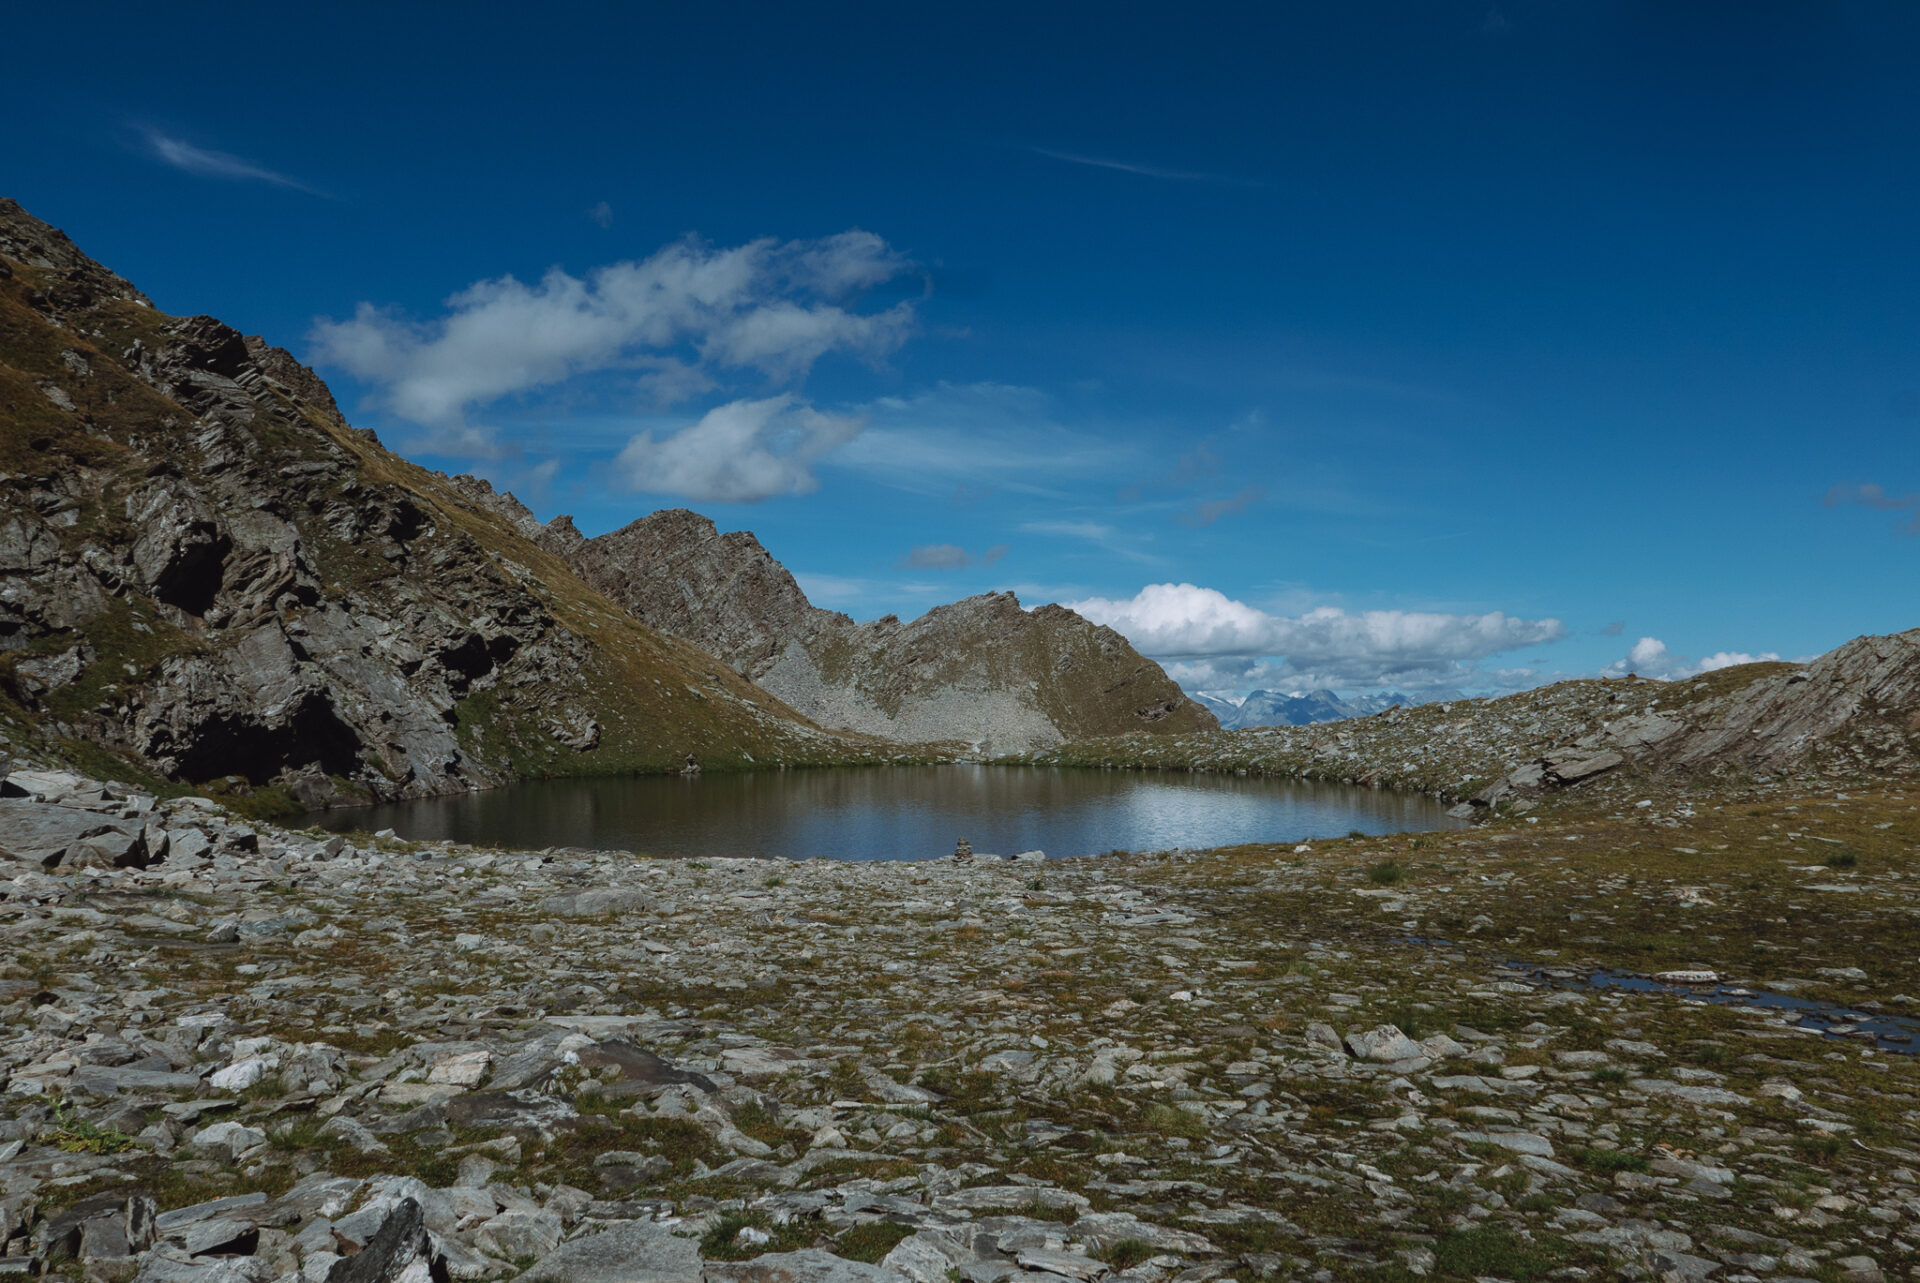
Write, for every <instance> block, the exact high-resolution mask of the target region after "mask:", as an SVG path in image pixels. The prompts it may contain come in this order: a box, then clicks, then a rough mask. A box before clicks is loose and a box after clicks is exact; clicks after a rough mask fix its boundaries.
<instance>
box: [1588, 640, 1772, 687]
mask: <svg viewBox="0 0 1920 1283" xmlns="http://www.w3.org/2000/svg"><path fill="white" fill-rule="evenodd" d="M1779 658H1780V656H1779V655H1778V654H1777V653H1775V652H1774V651H1770V650H1767V651H1762V652H1760V653H1759V654H1758V655H1750V654H1748V653H1747V652H1746V651H1743V650H1722V651H1715V652H1714V653H1713V654H1711V655H1706V656H1703V657H1701V658H1699V659H1689V658H1687V657H1686V656H1685V655H1676V654H1674V653H1673V652H1672V651H1670V650H1668V649H1667V644H1666V643H1665V642H1663V641H1661V640H1660V639H1659V638H1658V637H1642V638H1641V639H1640V640H1639V641H1637V642H1635V643H1634V644H1633V645H1632V646H1629V647H1628V648H1627V653H1626V657H1625V658H1623V659H1618V660H1615V661H1614V662H1613V663H1611V664H1609V665H1607V667H1606V668H1604V669H1602V670H1601V673H1602V675H1603V676H1606V677H1624V676H1625V675H1626V674H1628V673H1633V674H1635V675H1637V676H1640V677H1654V678H1659V679H1660V680H1662V681H1678V680H1680V679H1681V678H1686V677H1698V676H1699V675H1700V674H1702V673H1712V672H1718V671H1719V670H1720V669H1722V668H1732V667H1734V666H1736V665H1738V664H1764V663H1773V662H1777V661H1778V660H1779Z"/></svg>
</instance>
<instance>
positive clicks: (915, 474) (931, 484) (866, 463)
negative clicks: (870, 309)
mask: <svg viewBox="0 0 1920 1283" xmlns="http://www.w3.org/2000/svg"><path fill="white" fill-rule="evenodd" d="M1055 409H1056V407H1055V405H1054V403H1053V399H1052V398H1051V397H1049V396H1048V395H1047V394H1045V393H1043V392H1041V391H1039V390H1037V389H1035V388H1030V387H1021V386H1018V385H1014V384H1005V383H964V384H958V383H946V382H942V383H938V384H935V385H934V386H933V387H931V388H927V389H925V390H924V391H921V392H918V393H916V394H914V395H912V396H904V397H898V396H893V397H881V398H879V399H878V400H876V401H873V402H870V403H868V404H867V405H865V406H862V407H861V410H862V413H863V414H864V415H865V416H866V418H867V420H868V422H869V424H870V425H871V426H869V428H868V429H867V431H866V432H864V433H862V434H861V435H860V439H859V440H858V441H855V442H853V443H852V444H851V445H849V446H848V447H847V449H845V450H843V451H840V452H839V453H838V454H836V455H835V456H834V458H833V465H834V466H835V467H842V468H847V469H851V470H853V471H857V472H859V473H861V474H863V475H864V476H866V477H868V478H870V479H872V480H874V481H878V482H880V483H881V484H883V485H887V486H890V487H892V488H894V489H898V490H904V491H907V492H909V493H917V494H925V495H929V496H932V495H942V496H948V497H951V498H952V499H954V500H955V501H956V502H964V501H966V500H967V498H968V497H969V496H972V498H974V499H978V498H982V497H984V496H985V495H986V494H989V493H991V492H993V491H995V490H1007V491H1013V492H1016V493H1020V494H1029V495H1036V496H1043V497H1048V498H1061V497H1063V495H1064V489H1063V487H1062V486H1061V484H1060V483H1061V479H1063V478H1075V479H1084V478H1089V477H1101V476H1111V475H1113V474H1115V473H1116V472H1123V471H1125V470H1128V469H1131V468H1135V467H1137V466H1139V451H1138V448H1137V447H1135V446H1133V445H1130V444H1129V443H1127V442H1126V441H1125V440H1123V439H1117V438H1115V437H1114V436H1113V435H1111V434H1101V433H1096V432H1092V431H1087V430H1083V429H1080V428H1070V427H1067V426H1066V425H1064V424H1062V423H1061V422H1060V421H1059V419H1058V417H1057V416H1056V413H1055Z"/></svg>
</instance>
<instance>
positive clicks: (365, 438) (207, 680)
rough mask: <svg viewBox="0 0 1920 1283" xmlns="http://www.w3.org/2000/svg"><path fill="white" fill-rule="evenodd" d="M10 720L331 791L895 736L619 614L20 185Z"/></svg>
mask: <svg viewBox="0 0 1920 1283" xmlns="http://www.w3.org/2000/svg"><path fill="white" fill-rule="evenodd" d="M0 718H4V719H5V727H4V730H5V734H6V735H7V737H8V738H11V739H14V740H28V741H31V740H35V739H38V740H42V741H44V742H47V743H51V744H54V745H56V746H59V747H61V749H62V751H63V752H64V753H65V755H67V756H69V757H70V758H73V759H74V760H77V761H79V762H81V764H83V765H88V766H90V767H92V768H93V769H95V770H96V771H108V772H110V773H112V772H125V771H132V772H135V773H146V774H149V775H154V776H161V777H165V778H169V779H172V780H176V781H184V782H192V783H203V782H207V781H227V780H229V777H231V781H232V783H234V784H236V785H244V786H246V787H249V788H258V787H260V786H263V785H268V784H272V783H278V784H279V785H280V786H281V787H282V788H284V789H286V790H287V791H288V792H290V793H291V794H292V795H293V796H295V797H297V798H299V799H300V800H302V801H305V802H312V803H320V802H325V801H327V800H330V799H332V798H334V797H336V796H344V797H355V796H370V797H383V798H384V797H401V796H417V795H423V794H432V793H441V792H449V791H456V790H461V789H466V788H470V787H475V786H482V785H489V784H496V783H500V782H503V781H506V780H509V779H514V778H519V777H524V776H529V775H542V774H573V773H592V772H610V771H621V770H659V769H666V768H669V767H672V766H676V765H677V764H678V763H679V762H680V760H681V758H682V756H683V755H684V754H686V753H688V752H693V753H696V754H698V755H700V756H701V757H702V758H703V759H705V760H707V761H708V762H710V763H724V762H746V761H755V762H767V761H772V760H784V761H839V760H848V759H849V758H857V757H861V756H865V755H869V754H871V753H873V752H874V751H875V750H876V748H877V746H875V745H873V744H871V743H861V742H858V741H854V740H849V739H848V738H847V737H845V736H839V735H833V734H829V733H826V732H824V731H822V730H821V729H820V728H819V727H817V726H814V725H812V724H811V723H809V722H807V721H806V720H805V719H804V718H802V717H799V716H798V715H796V714H795V713H794V712H793V710H791V709H790V708H787V707H786V706H784V705H783V704H781V703H780V701H778V700H777V699H774V698H772V697H770V696H768V695H767V694H766V693H765V692H763V691H761V690H760V689H758V688H756V687H754V686H753V685H752V684H750V683H749V682H747V681H745V680H743V679H742V678H741V677H740V676H739V675H738V674H737V673H735V672H734V671H733V670H732V669H731V668H729V667H728V666H726V665H724V664H720V663H716V662H715V661H714V660H713V659H711V658H709V657H708V656H707V655H705V654H703V653H701V652H700V651H698V650H696V649H695V648H694V647H692V646H690V645H688V644H686V643H685V642H683V641H680V640H676V639H674V638H672V637H668V636H665V635H663V634H662V633H660V632H657V631H655V630H654V629H652V628H649V627H647V626H645V625H644V624H643V623H641V622H639V621H637V620H635V619H634V618H633V617H632V616H630V615H628V614H627V613H626V612H624V611H622V610H619V609H616V608H615V607H613V606H612V605H610V604H609V603H608V602H607V601H606V600H605V599H604V598H602V597H601V596H599V594H597V593H596V592H594V591H593V590H592V589H591V588H590V587H589V586H588V585H587V584H585V583H583V582H582V581H581V579H580V578H579V577H578V576H576V575H575V574H574V573H573V572H572V570H571V569H570V568H569V566H568V565H567V564H566V563H565V562H564V561H562V560H560V559H559V558H557V557H555V556H553V555H552V554H551V553H550V552H548V551H546V550H544V549H543V548H542V547H540V546H538V545H536V544H535V543H534V542H532V541H530V540H528V539H527V538H525V537H524V536H523V535H522V533H521V532H520V530H519V529H518V527H517V526H516V524H515V523H513V522H511V521H508V520H505V519H503V518H502V517H501V516H500V515H499V514H498V513H497V512H495V511H494V510H492V509H491V508H489V507H486V506H481V505H476V504H475V503H473V502H472V501H471V500H470V499H468V498H467V497H466V496H465V495H463V494H462V493H461V491H460V490H459V489H458V488H456V487H455V486H453V485H452V484H450V483H449V482H448V481H447V480H446V479H445V478H443V477H440V476H438V475H437V474H433V473H429V472H427V471H425V470H423V469H421V468H418V467H415V466H414V465H412V464H409V463H407V462H406V461H405V460H403V459H400V458H398V457H397V456H395V455H393V454H390V453H388V452H387V451H386V450H384V449H382V448H381V447H380V445H379V443H378V442H377V441H376V440H375V439H374V438H373V436H372V435H371V434H370V433H364V432H359V431H356V430H354V429H352V428H350V427H349V426H347V424H346V421H345V420H344V419H343V418H342V416H341V414H340V411H339V409H338V408H337V407H336V406H335V404H334V402H333V398H332V397H331V395H329V394H328V392H327V389H326V387H325V385H324V384H323V383H322V382H321V381H320V380H319V379H318V378H317V377H315V375H314V374H313V372H312V371H311V370H308V369H307V368H306V367H304V366H302V365H301V364H299V362H297V361H296V360H294V359H293V358H292V357H291V356H289V355H288V354H287V353H286V352H284V351H281V350H280V349H278V348H275V347H272V346H270V345H268V344H267V343H265V342H264V341H263V340H261V339H259V338H253V337H247V336H243V335H241V334H240V333H238V332H237V331H235V330H234V329H232V328H231V327H229V326H227V325H224V324H222V323H221V322H219V321H217V320H214V319H213V318H211V317H205V316H196V317H186V318H178V317H172V316H168V315H165V314H164V313H162V312H160V311H158V310H157V309H156V308H155V307H154V306H153V303H152V301H151V300H150V299H148V298H147V297H146V296H145V295H143V294H141V293H140V291H138V290H137V289H135V288H134V287H133V286H132V285H131V284H129V283H128V282H127V281H125V280H123V279H121V278H120V277H119V276H117V275H115V274H114V273H112V272H110V271H108V270H107V269H106V268H104V267H101V266H100V265H99V264H97V263H95V262H93V261H92V260H90V259H88V258H87V257H86V256H85V255H84V254H82V253H81V252H80V251H79V250H78V249H77V248H76V247H75V246H74V245H73V243H72V242H71V241H70V240H69V239H68V238H67V237H66V236H65V235H63V234H62V233H60V232H59V231H57V230H56V229H54V228H51V227H49V226H47V225H46V224H44V223H42V222H40V221H39V220H37V219H34V218H33V217H31V216H30V215H28V214H27V213H25V212H24V211H23V210H22V209H21V208H20V207H19V206H18V205H17V204H15V203H13V202H11V201H4V200H0Z"/></svg>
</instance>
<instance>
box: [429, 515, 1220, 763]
mask: <svg viewBox="0 0 1920 1283" xmlns="http://www.w3.org/2000/svg"><path fill="white" fill-rule="evenodd" d="M459 484H460V485H462V486H463V487H464V488H465V489H466V490H467V491H468V492H469V493H470V494H471V495H472V496H474V498H475V501H476V502H479V503H483V504H486V505H488V506H490V507H491V508H492V509H493V510H495V511H500V512H503V513H510V514H511V515H512V519H513V520H515V521H516V523H517V524H518V525H519V526H520V528H521V529H522V530H524V531H526V532H527V533H528V535H529V537H531V538H533V539H534V540H535V541H536V542H538V543H540V545H541V546H542V547H544V548H545V549H547V550H548V551H549V552H551V553H552V554H553V555H555V556H558V557H561V558H563V559H565V560H566V561H567V562H568V563H569V564H571V565H572V566H573V567H574V568H575V570H576V571H578V573H579V574H580V576H581V577H582V578H583V579H585V580H586V581H587V582H588V583H590V584H592V585H593V586H594V587H595V588H596V589H598V590H599V591H600V592H601V593H602V594H604V595H605V596H607V597H609V598H611V599H612V600H614V601H616V602H618V603H620V604H621V605H623V606H625V607H626V608H627V610H629V611H630V612H631V613H632V614H633V615H634V616H635V617H637V618H639V619H641V620H644V621H645V622H646V623H648V624H651V625H652V626H653V627H655V628H658V629H661V630H662V631H664V632H668V633H672V634H673V635H674V636H677V637H681V638H684V639H685V640H687V641H689V642H691V643H692V644H693V645H695V646H697V647H699V648H700V649H701V650H704V651H706V652H707V653H708V654H711V655H714V656H716V657H718V658H720V659H722V660H724V661H725V662H726V663H728V664H730V665H732V666H733V667H734V668H735V669H736V670H737V671H738V672H739V673H741V675H743V676H745V677H747V678H749V679H750V680H752V681H754V682H756V683H758V684H759V685H760V686H762V687H763V688H765V689H766V690H768V691H769V692H771V693H773V694H774V695H777V696H778V697H779V698H780V699H782V700H783V701H785V702H786V703H788V704H790V705H792V706H793V707H794V708H796V709H798V710H799V711H801V712H802V713H805V714H806V715H807V716H808V717H810V718H812V719H813V720H815V721H817V722H819V723H820V724H821V725H824V726H830V727H836V728H839V729H843V730H850V731H858V732H863V733H866V734H871V735H878V736H884V737H887V738H890V739H901V740H910V741H922V740H955V739H957V740H962V741H967V742H972V743H976V744H979V745H981V746H983V747H986V748H991V749H993V750H997V751H1006V752H1012V751H1019V750H1024V749H1028V748H1035V747H1040V746H1044V745H1051V744H1057V743H1059V742H1061V741H1062V740H1064V739H1070V738H1081V737H1085V736H1089V735H1100V734H1114V733H1118V732H1121V731H1126V730H1132V729H1138V728H1141V727H1145V728H1147V729H1149V730H1153V731H1194V730H1208V729H1213V728H1215V727H1216V726H1217V725H1218V722H1217V721H1216V720H1215V718H1214V716H1213V714H1211V713H1209V712H1207V711H1206V710H1205V709H1204V708H1202V707H1200V706H1199V705H1198V704H1195V703H1194V702H1193V701H1192V700H1190V699H1188V698H1187V697H1186V695H1185V694H1184V693H1183V692H1182V691H1181V690H1180V688H1179V687H1178V686H1177V685H1176V684H1175V683H1174V682H1173V681H1172V679H1170V678H1169V677H1167V675H1166V673H1165V672H1164V671H1163V670H1162V669H1161V668H1160V666H1159V665H1158V664H1155V663H1153V662H1152V661H1151V660H1149V659H1146V658H1145V657H1144V656H1142V655H1140V654H1139V653H1138V652H1137V651H1135V650H1134V649H1133V647H1132V646H1130V645H1129V644H1128V643H1127V641H1126V639H1125V638H1123V637H1121V636H1120V635H1119V634H1118V633H1116V632H1114V631H1113V630H1112V629H1110V628H1106V627H1102V626H1099V625H1095V624H1092V623H1090V622H1088V621H1087V620H1085V619H1083V618H1081V617H1080V616H1079V615H1077V614H1075V613H1074V612H1073V611H1071V610H1069V609H1067V608H1066V607H1065V606H1060V605H1052V604H1049V605H1044V606H1040V607H1038V608H1037V609H1034V610H1031V611H1030V610H1027V609H1025V608H1023V607H1022V606H1021V604H1020V600H1019V598H1018V597H1016V596H1015V595H1014V594H1013V593H1010V592H989V593H982V594H979V595H978V596H974V597H968V598H966V599H965V600H962V601H957V602H952V603H949V604H947V605H943V606H936V607H934V608H933V609H931V610H929V611H927V612H926V614H924V615H922V616H920V617H919V618H918V619H915V620H913V621H912V622H910V623H903V622H901V620H900V619H899V618H897V617H896V616H893V615H886V616H882V617H881V618H879V619H875V620H872V621H870V622H868V623H865V624H856V623H855V622H854V621H853V619H852V618H850V617H849V616H847V615H844V614H841V613H840V612H838V611H829V610H822V609H820V608H818V607H816V606H814V605H813V604H812V603H811V602H810V601H808V600H807V595H806V593H805V592H803V591H802V590H801V588H800V585H799V583H798V582H797V581H796V580H795V579H794V577H793V575H792V574H791V573H790V572H789V571H788V570H787V568H786V567H785V566H783V565H781V564H780V562H778V561H777V560H775V559H774V557H773V555H772V554H771V553H770V552H768V551H767V549H766V548H765V547H763V546H762V545H761V543H760V541H759V540H758V539H757V538H755V537H754V536H753V534H752V533H750V532H748V531H730V532H725V533H722V532H721V531H720V529H719V528H718V527H717V526H716V525H715V524H714V522H713V521H712V520H711V519H710V518H708V517H704V516H702V515H700V514H699V513H697V512H691V511H689V510H687V509H685V508H669V509H664V510H662V511H659V512H654V513H650V514H649V515H647V516H645V517H642V518H640V519H639V520H637V521H633V522H630V523H628V524H627V525H625V526H622V527H621V528H620V529H618V530H615V531H612V532H610V533H608V534H604V535H599V536H597V537H595V538H592V539H585V538H582V537H581V535H580V532H579V531H578V530H577V529H575V528H574V525H573V522H572V520H571V519H570V518H568V517H556V518H554V519H553V520H552V521H551V522H548V523H547V524H546V525H544V526H542V525H539V524H538V523H537V522H536V521H535V520H534V519H533V516H532V514H531V513H529V512H527V511H526V509H525V508H524V506H522V505H521V504H520V503H519V502H518V501H517V500H514V499H512V497H511V496H499V495H495V494H494V492H493V490H492V488H491V487H490V486H487V485H486V484H485V483H484V482H473V481H471V480H466V479H463V480H461V481H460V482H459Z"/></svg>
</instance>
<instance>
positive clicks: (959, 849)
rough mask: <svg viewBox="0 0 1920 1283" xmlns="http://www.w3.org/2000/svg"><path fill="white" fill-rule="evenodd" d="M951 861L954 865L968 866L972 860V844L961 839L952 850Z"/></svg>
mask: <svg viewBox="0 0 1920 1283" xmlns="http://www.w3.org/2000/svg"><path fill="white" fill-rule="evenodd" d="M953 860H954V863H956V864H968V863H971V862H972V860H973V843H971V842H969V841H967V840H966V839H965V838H961V839H960V841H959V842H958V843H957V844H955V846H954V848H953Z"/></svg>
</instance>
